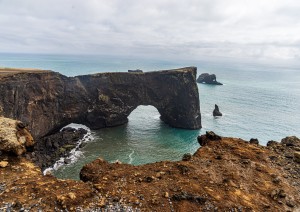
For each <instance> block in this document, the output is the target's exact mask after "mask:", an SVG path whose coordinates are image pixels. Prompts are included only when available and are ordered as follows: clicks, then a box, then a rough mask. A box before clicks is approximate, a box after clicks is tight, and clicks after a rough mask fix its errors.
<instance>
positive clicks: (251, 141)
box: [249, 138, 259, 145]
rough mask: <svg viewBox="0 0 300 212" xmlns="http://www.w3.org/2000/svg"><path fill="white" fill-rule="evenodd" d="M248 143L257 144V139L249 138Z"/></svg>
mask: <svg viewBox="0 0 300 212" xmlns="http://www.w3.org/2000/svg"><path fill="white" fill-rule="evenodd" d="M249 143H250V144H256V145H258V144H259V141H258V139H257V138H251V139H250V141H249Z"/></svg>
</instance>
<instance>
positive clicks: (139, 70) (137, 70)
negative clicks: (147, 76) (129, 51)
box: [128, 69, 143, 73]
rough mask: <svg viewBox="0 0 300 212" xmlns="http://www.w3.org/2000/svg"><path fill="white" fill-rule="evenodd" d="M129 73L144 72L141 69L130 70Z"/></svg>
mask: <svg viewBox="0 0 300 212" xmlns="http://www.w3.org/2000/svg"><path fill="white" fill-rule="evenodd" d="M128 72H135V73H142V72H143V70H141V69H136V70H128Z"/></svg>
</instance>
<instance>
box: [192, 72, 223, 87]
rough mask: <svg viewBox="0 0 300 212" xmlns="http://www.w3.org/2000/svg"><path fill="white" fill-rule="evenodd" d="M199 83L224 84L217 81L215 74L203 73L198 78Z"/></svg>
mask: <svg viewBox="0 0 300 212" xmlns="http://www.w3.org/2000/svg"><path fill="white" fill-rule="evenodd" d="M197 82H198V83H204V84H210V85H223V84H222V83H220V82H218V81H217V77H216V75H215V74H209V73H203V74H201V75H200V76H199V77H198V78H197Z"/></svg>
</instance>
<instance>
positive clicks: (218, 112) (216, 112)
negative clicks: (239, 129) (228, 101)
mask: <svg viewBox="0 0 300 212" xmlns="http://www.w3.org/2000/svg"><path fill="white" fill-rule="evenodd" d="M213 116H222V113H221V112H220V110H219V106H218V105H216V104H215V109H214V111H213Z"/></svg>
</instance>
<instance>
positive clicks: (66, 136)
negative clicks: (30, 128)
mask: <svg viewBox="0 0 300 212" xmlns="http://www.w3.org/2000/svg"><path fill="white" fill-rule="evenodd" d="M86 133H87V131H86V130H85V129H82V128H79V129H78V130H77V129H74V128H64V129H63V130H62V131H60V132H57V133H54V134H52V135H49V136H46V137H43V138H40V139H39V140H38V142H36V144H35V147H34V150H35V151H34V154H33V161H35V163H36V164H37V165H38V166H39V167H41V168H42V169H45V168H48V167H49V166H52V165H53V164H54V163H55V162H56V161H57V160H59V159H60V158H61V157H66V156H68V154H69V152H70V151H71V150H72V149H74V148H75V147H76V145H77V142H78V141H79V140H80V139H82V138H83V137H84V135H85V134H86ZM65 163H70V161H68V160H67V159H66V160H65Z"/></svg>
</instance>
